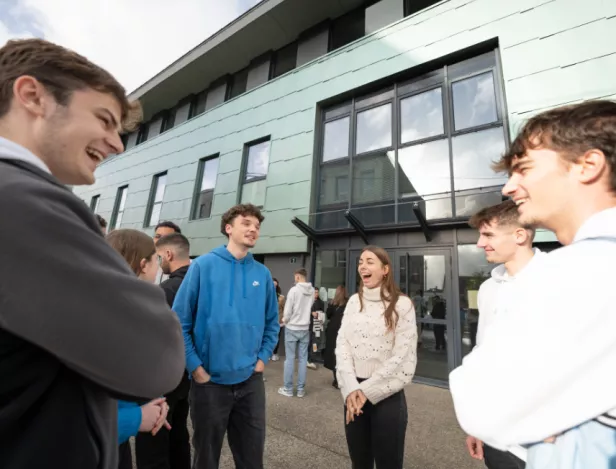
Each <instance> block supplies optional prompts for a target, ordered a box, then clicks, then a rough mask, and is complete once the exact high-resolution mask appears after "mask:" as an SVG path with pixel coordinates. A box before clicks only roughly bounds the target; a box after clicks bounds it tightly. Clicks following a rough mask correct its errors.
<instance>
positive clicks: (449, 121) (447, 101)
mask: <svg viewBox="0 0 616 469" xmlns="http://www.w3.org/2000/svg"><path fill="white" fill-rule="evenodd" d="M444 74H445V83H446V85H447V86H445V89H444V92H445V96H444V99H443V105H444V106H445V109H444V110H443V111H444V114H443V115H444V116H446V117H445V132H446V134H447V142H448V145H449V180H450V184H451V215H452V217H453V218H455V217H456V197H455V183H454V181H455V177H456V176H455V174H454V172H453V141H452V137H451V134H452V130H453V129H454V128H455V127H454V122H453V93H452V92H451V83H449V80H448V79H447V76H448V68H447V65H445V67H444Z"/></svg>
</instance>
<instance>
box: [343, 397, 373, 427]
mask: <svg viewBox="0 0 616 469" xmlns="http://www.w3.org/2000/svg"><path fill="white" fill-rule="evenodd" d="M367 400H368V399H367V398H366V395H365V394H364V393H363V391H362V390H360V389H358V390H357V391H353V392H352V393H351V394H349V395H348V397H347V400H346V406H347V417H346V423H347V425H348V424H349V423H351V422H353V421H354V420H355V417H356V416H359V415H360V414H362V413H363V410H362V408H363V407H364V404H365V403H366V401H367Z"/></svg>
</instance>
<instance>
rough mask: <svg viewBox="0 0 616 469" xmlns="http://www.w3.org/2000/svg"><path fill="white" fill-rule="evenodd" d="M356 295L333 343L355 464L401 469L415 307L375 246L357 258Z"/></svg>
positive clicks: (414, 348)
mask: <svg viewBox="0 0 616 469" xmlns="http://www.w3.org/2000/svg"><path fill="white" fill-rule="evenodd" d="M358 272H359V276H360V282H359V290H358V293H356V294H355V295H353V296H352V297H351V298H350V299H349V302H348V303H347V306H346V309H345V311H344V316H343V317H342V324H341V326H340V332H339V333H338V340H337V341H336V366H337V376H338V384H339V385H340V391H341V393H342V398H343V400H344V402H345V405H344V416H345V421H346V425H345V432H346V439H347V444H348V447H349V454H350V456H351V462H352V464H353V467H354V468H358V469H364V468H366V469H367V468H372V467H374V464H375V463H376V467H377V468H378V469H402V468H403V463H404V439H405V435H406V426H407V422H408V415H407V407H406V398H405V396H404V386H405V385H407V384H408V383H410V382H411V380H412V379H413V375H414V374H415V366H416V364H417V326H416V323H415V309H414V308H413V303H412V302H411V300H410V298H409V297H407V296H405V295H403V294H402V292H401V291H400V289H399V288H398V286H397V285H396V284H395V282H394V278H393V270H392V264H391V260H390V259H389V256H388V254H387V252H386V251H385V250H384V249H383V248H380V247H377V246H366V247H365V248H364V249H363V251H362V253H361V256H360V258H359V267H358Z"/></svg>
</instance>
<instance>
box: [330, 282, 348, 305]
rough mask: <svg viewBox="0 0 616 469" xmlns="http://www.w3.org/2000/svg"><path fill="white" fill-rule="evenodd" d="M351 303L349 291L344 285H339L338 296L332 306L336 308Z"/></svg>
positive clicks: (336, 295)
mask: <svg viewBox="0 0 616 469" xmlns="http://www.w3.org/2000/svg"><path fill="white" fill-rule="evenodd" d="M347 301H349V294H348V293H347V289H346V288H345V287H344V285H338V286H337V287H336V294H335V295H334V299H333V300H332V305H334V306H344V305H345V304H347Z"/></svg>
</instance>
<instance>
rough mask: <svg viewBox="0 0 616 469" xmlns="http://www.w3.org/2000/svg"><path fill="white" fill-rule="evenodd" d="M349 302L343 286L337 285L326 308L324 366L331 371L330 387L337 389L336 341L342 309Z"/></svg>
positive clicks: (342, 313)
mask: <svg viewBox="0 0 616 469" xmlns="http://www.w3.org/2000/svg"><path fill="white" fill-rule="evenodd" d="M348 301H349V298H348V294H347V291H346V288H345V287H344V285H338V287H337V288H336V294H335V295H334V299H333V300H332V301H331V303H330V304H329V305H328V306H327V311H326V314H327V319H328V321H329V322H328V323H327V329H326V330H325V354H324V357H323V358H324V366H325V368H327V369H328V370H332V372H333V374H334V381H332V386H333V387H335V388H336V389H338V379H337V378H336V339H337V337H338V332H339V330H340V325H341V324H342V317H343V315H344V309H345V308H346V304H347V302H348Z"/></svg>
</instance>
